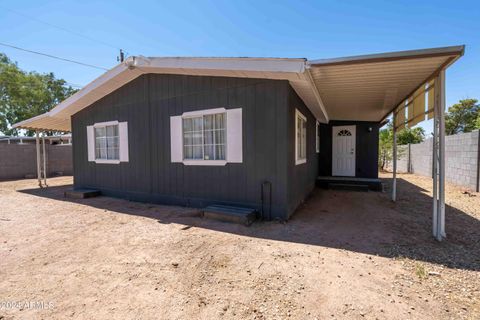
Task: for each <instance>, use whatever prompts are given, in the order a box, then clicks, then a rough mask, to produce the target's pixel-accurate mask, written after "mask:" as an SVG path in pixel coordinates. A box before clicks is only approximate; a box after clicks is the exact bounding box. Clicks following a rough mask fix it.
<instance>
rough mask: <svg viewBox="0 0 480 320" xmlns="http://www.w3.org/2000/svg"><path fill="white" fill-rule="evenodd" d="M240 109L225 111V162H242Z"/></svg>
mask: <svg viewBox="0 0 480 320" xmlns="http://www.w3.org/2000/svg"><path fill="white" fill-rule="evenodd" d="M242 140H243V130H242V108H238V109H229V110H227V162H233V163H242V162H243V143H242Z"/></svg>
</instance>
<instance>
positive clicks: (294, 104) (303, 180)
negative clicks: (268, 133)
mask: <svg viewBox="0 0 480 320" xmlns="http://www.w3.org/2000/svg"><path fill="white" fill-rule="evenodd" d="M295 109H298V110H299V111H300V112H301V113H302V114H303V115H304V116H305V117H307V162H306V163H302V164H299V165H296V164H295ZM316 123H317V122H316V119H315V117H314V116H313V114H312V113H311V112H310V110H309V109H308V108H307V106H306V105H305V104H304V103H303V101H302V100H301V99H300V97H299V96H298V95H297V94H296V93H295V90H293V89H292V88H291V87H289V107H288V117H287V132H288V135H287V139H286V141H287V149H288V151H287V152H288V153H287V156H288V157H287V159H288V160H287V165H288V176H287V196H288V206H289V210H288V211H289V212H290V213H293V212H294V210H295V209H296V208H297V207H298V205H300V204H301V203H302V202H303V201H304V200H305V196H306V195H308V194H309V193H310V192H312V190H313V188H315V182H316V179H317V177H318V153H317V152H316V150H315V143H316V136H315V135H316Z"/></svg>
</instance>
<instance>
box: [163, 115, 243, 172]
mask: <svg viewBox="0 0 480 320" xmlns="http://www.w3.org/2000/svg"><path fill="white" fill-rule="evenodd" d="M242 119H243V116H242V108H235V109H225V108H214V109H204V110H195V111H188V112H184V113H183V114H181V115H178V116H171V117H170V157H171V162H172V163H183V164H184V165H186V166H225V165H226V164H227V163H242V162H243V146H242V140H243V124H242V122H243V120H242Z"/></svg>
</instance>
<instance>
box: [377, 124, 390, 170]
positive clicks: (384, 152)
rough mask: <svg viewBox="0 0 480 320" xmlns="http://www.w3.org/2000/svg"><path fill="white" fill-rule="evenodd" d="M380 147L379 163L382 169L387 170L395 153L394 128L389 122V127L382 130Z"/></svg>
mask: <svg viewBox="0 0 480 320" xmlns="http://www.w3.org/2000/svg"><path fill="white" fill-rule="evenodd" d="M378 148H379V150H378V165H379V166H380V168H381V169H382V170H385V167H386V166H387V164H388V163H389V162H390V161H391V160H392V155H393V150H392V148H393V130H392V125H391V124H388V127H387V128H385V129H382V130H380V133H379V142H378Z"/></svg>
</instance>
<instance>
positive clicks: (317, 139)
mask: <svg viewBox="0 0 480 320" xmlns="http://www.w3.org/2000/svg"><path fill="white" fill-rule="evenodd" d="M315 150H316V151H317V153H320V122H318V121H317V125H316V127H315Z"/></svg>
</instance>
